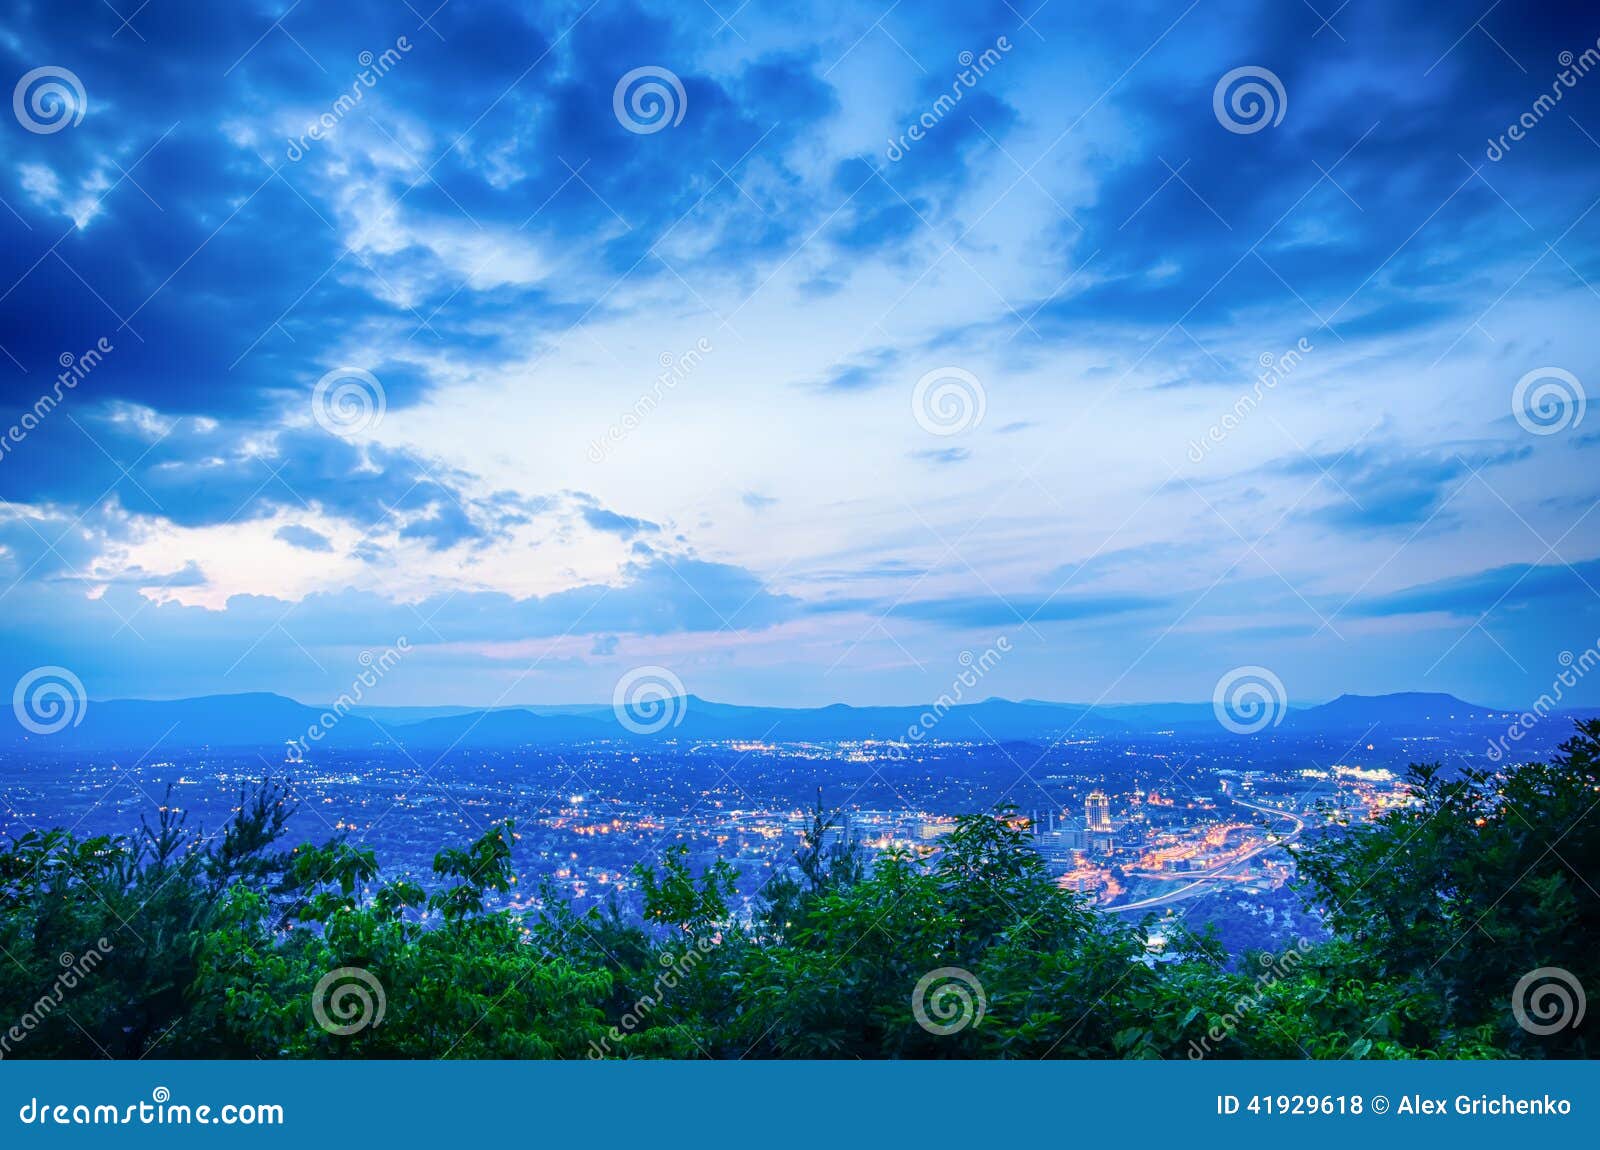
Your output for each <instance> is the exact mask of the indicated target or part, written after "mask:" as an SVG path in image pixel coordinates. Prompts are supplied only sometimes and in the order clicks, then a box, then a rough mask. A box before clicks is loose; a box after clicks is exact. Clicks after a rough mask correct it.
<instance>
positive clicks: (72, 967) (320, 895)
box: [0, 722, 1600, 1058]
mask: <svg viewBox="0 0 1600 1150" xmlns="http://www.w3.org/2000/svg"><path fill="white" fill-rule="evenodd" d="M1597 754H1600V722H1591V723H1585V724H1582V725H1580V727H1579V730H1578V734H1577V737H1575V738H1574V739H1573V740H1572V741H1571V742H1569V743H1568V744H1566V745H1565V746H1564V747H1563V749H1562V752H1561V754H1560V755H1558V756H1557V757H1555V759H1554V760H1553V761H1552V762H1550V763H1548V764H1537V763H1536V764H1530V765H1527V766H1522V767H1518V768H1515V769H1512V770H1509V771H1506V772H1503V773H1498V774H1490V773H1487V772H1478V771H1471V770H1468V771H1462V772H1459V773H1457V774H1455V775H1447V774H1446V773H1445V772H1444V771H1443V770H1442V769H1441V768H1439V767H1438V766H1436V765H1435V766H1419V767H1415V768H1413V770H1412V774H1411V777H1410V782H1411V786H1412V788H1413V794H1414V799H1415V801H1414V803H1413V805H1411V806H1407V807H1401V808H1398V809H1395V810H1392V811H1390V812H1389V813H1387V814H1386V815H1384V816H1383V817H1382V818H1381V819H1379V820H1378V821H1376V822H1374V823H1371V824H1368V825H1365V826H1361V827H1358V828H1354V829H1352V830H1350V831H1348V832H1347V833H1341V834H1335V835H1331V836H1329V837H1327V838H1325V839H1323V840H1321V841H1320V842H1318V843H1317V844H1315V845H1313V846H1311V847H1309V848H1307V849H1306V850H1304V851H1302V852H1301V857H1300V861H1299V873H1300V882H1301V885H1302V887H1303V890H1304V893H1305V895H1306V898H1307V900H1308V903H1309V904H1310V905H1311V906H1313V907H1315V908H1320V910H1321V912H1322V913H1324V914H1325V915H1326V917H1327V921H1328V923H1329V925H1330V926H1331V927H1332V928H1333V930H1334V932H1335V936H1336V937H1335V938H1334V940H1333V941H1332V942H1328V943H1325V944H1322V945H1319V946H1314V947H1313V946H1311V945H1310V944H1304V945H1301V946H1299V947H1295V948H1292V949H1291V950H1290V951H1288V952H1285V953H1283V954H1269V953H1262V954H1255V955H1248V956H1245V957H1244V960H1243V961H1242V962H1241V964H1240V966H1239V968H1238V969H1229V968H1228V967H1227V966H1226V965H1225V963H1224V958H1225V956H1224V955H1222V954H1221V953H1220V947H1219V946H1218V945H1217V943H1216V942H1215V940H1213V939H1211V938H1209V937H1207V936H1195V935H1192V934H1187V933H1183V932H1182V931H1181V930H1178V931H1174V930H1173V929H1172V928H1171V927H1166V928H1164V931H1165V937H1164V940H1162V941H1164V945H1161V943H1160V942H1158V940H1156V939H1154V938H1153V937H1152V935H1151V934H1150V933H1148V932H1147V928H1146V927H1142V926H1140V925H1139V924H1135V923H1129V922H1127V921H1126V920H1124V919H1121V918H1119V917H1117V916H1108V915H1102V914H1100V913H1098V912H1096V911H1095V910H1094V909H1093V908H1092V907H1091V906H1090V905H1089V904H1088V903H1087V902H1086V901H1085V900H1084V899H1083V898H1082V897H1080V896H1079V895H1076V894H1073V893H1070V892H1068V891H1065V890H1063V889H1061V888H1060V887H1058V886H1057V885H1056V884H1055V883H1054V882H1053V881H1052V879H1051V877H1050V875H1049V873H1048V872H1047V870H1046V868H1045V866H1044V864H1043V862H1042V861H1041V860H1040V858H1039V856H1038V854H1037V853H1036V852H1035V851H1034V850H1033V849H1032V847H1031V845H1030V843H1029V838H1028V833H1027V828H1026V826H1025V824H1024V823H1022V821H1021V820H1019V819H1018V818H1017V817H1016V815H1015V813H1014V812H1013V811H1010V810H1002V811H999V812H996V813H994V814H976V815H969V816H966V817H964V818H961V819H959V820H957V824H956V827H955V829H954V831H953V832H952V833H951V834H950V835H949V836H948V837H947V838H946V839H944V840H943V842H942V843H941V844H940V849H939V850H938V851H937V852H918V853H899V852H891V853H888V854H886V855H883V856H880V857H879V858H878V859H876V860H875V862H874V863H873V865H872V866H871V867H867V866H866V865H864V862H863V860H862V858H861V856H860V853H859V851H858V850H857V849H856V848H855V847H854V846H853V844H851V843H849V842H846V841H843V839H842V838H841V836H839V835H837V834H835V833H833V832H834V831H835V825H834V823H833V821H832V820H831V819H830V818H829V817H828V816H827V815H826V814H825V813H824V810H823V807H822V804H821V799H820V795H819V798H818V803H817V806H816V809H815V811H814V813H813V818H812V820H811V824H810V826H809V828H808V829H807V831H806V832H805V834H804V835H803V838H802V844H801V849H800V852H799V854H798V856H797V858H796V860H795V866H794V868H793V870H792V871H790V872H788V873H783V874H779V875H777V876H775V878H774V879H773V880H772V881H771V882H770V883H769V884H768V885H767V887H766V888H765V890H764V891H763V892H761V893H762V896H763V897H762V899H761V901H760V903H759V904H758V905H756V906H755V907H754V908H753V909H751V908H750V907H749V905H748V904H745V903H741V902H740V901H739V897H738V892H737V891H736V889H735V883H734V878H735V872H734V870H733V868H732V867H731V866H729V865H728V864H727V863H724V862H720V861H719V862H717V863H715V864H713V865H712V866H710V867H709V868H707V869H706V870H704V871H703V872H702V873H699V874H696V873H695V871H694V869H693V868H692V867H691V865H690V863H689V858H688V853H687V851H686V850H685V849H684V848H681V847H679V848H674V849H673V850H671V851H669V852H668V853H667V855H666V857H665V859H664V860H663V861H662V863H661V864H660V866H659V867H649V866H640V867H639V868H637V872H636V873H637V875H638V878H639V882H640V886H641V889H642V891H643V896H644V905H643V913H642V915H641V916H639V917H633V916H630V915H627V914H624V913H623V912H622V911H621V910H620V909H619V908H618V907H617V906H616V905H615V904H612V905H610V906H608V907H606V908H604V909H599V908H596V909H591V910H588V911H586V912H583V913H579V912H578V911H576V910H574V909H573V908H572V907H571V906H570V905H568V904H567V903H566V902H565V901H563V900H562V899H561V898H560V897H559V895H558V894H557V892H556V891H555V889H554V888H553V887H552V886H551V885H549V884H548V883H547V884H546V885H544V886H543V887H542V888H541V892H540V893H541V898H540V900H539V901H540V904H541V909H540V911H539V912H538V913H537V914H534V915H530V916H528V917H527V918H526V919H524V918H522V917H520V916H517V915H514V914H512V913H509V912H505V911H495V910H491V909H489V904H490V902H491V896H492V895H494V894H504V893H506V892H508V891H509V890H511V888H512V886H513V884H514V882H515V877H514V873H515V872H514V870H513V866H512V858H513V852H514V850H515V847H516V834H515V829H514V827H513V826H512V824H511V823H509V822H507V823H502V824H498V825H495V826H493V827H491V828H489V829H488V831H487V832H486V833H485V834H483V835H482V836H481V837H480V838H479V839H478V840H477V841H476V842H474V843H472V844H470V845H469V846H467V847H466V848H465V849H449V850H445V851H442V852H440V853H439V855H438V856H437V857H436V858H435V860H434V866H433V870H434V873H435V875H436V876H438V879H439V883H438V885H437V889H436V890H435V891H434V892H433V893H432V894H429V893H427V892H426V891H424V890H423V888H422V887H421V886H419V885H418V884H416V883H414V882H409V881H404V880H387V881H386V880H385V879H384V878H383V876H382V874H381V872H380V868H379V865H378V860H377V859H376V858H375V857H374V856H373V854H372V852H370V851H367V850H362V849H358V848H356V847H354V846H352V845H350V844H349V843H346V842H344V841H341V840H335V841H332V842H328V843H325V844H323V845H321V846H312V845H309V844H307V845H302V846H300V847H297V848H295V849H293V850H284V849H281V848H280V847H279V846H278V843H279V840H280V839H281V838H282V835H283V833H284V828H285V826H286V823H287V819H288V817H289V814H290V813H291V810H292V807H291V805H290V804H289V803H288V801H287V798H286V795H285V793H284V792H283V791H282V790H281V789H280V788H278V787H274V786H272V785H270V784H269V785H268V786H265V787H263V788H261V789H259V790H258V791H254V792H251V793H247V794H243V795H241V796H240V802H239V807H238V810H237V811H236V813H235V815H234V817H233V819H232V820H231V821H230V822H229V823H228V825H227V826H226V827H224V828H223V829H222V832H221V833H220V834H218V835H216V836H213V837H210V838H208V837H206V836H204V835H203V834H201V833H200V832H199V831H197V830H193V829H191V828H189V827H187V826H186V823H185V818H184V814H183V812H182V811H179V810H177V809H175V808H174V807H173V806H172V805H171V803H170V801H169V802H167V803H166V804H164V805H163V806H162V808H161V809H160V810H159V811H158V813H157V817H156V819H155V822H154V823H153V824H152V823H148V822H147V823H143V824H142V825H141V827H140V828H139V830H138V832H137V833H135V834H133V835H131V836H128V837H98V838H90V839H83V840H79V839H76V838H74V837H73V836H72V835H70V834H68V833H66V832H63V831H50V832H47V833H42V834H29V835H25V836H23V837H22V838H20V839H16V840H14V841H13V842H12V843H11V844H10V847H9V849H6V850H4V851H0V947H3V948H4V950H3V955H4V958H3V959H0V1027H4V1026H6V1025H9V1022H8V1020H7V1017H6V1016H8V1015H9V1016H10V1018H14V1019H18V1020H19V1022H21V1021H23V1020H25V1023H26V1024H25V1025H22V1026H21V1027H20V1029H19V1030H18V1031H16V1035H17V1036H16V1037H12V1036H10V1034H8V1033H7V1032H5V1031H3V1030H0V1054H3V1055H4V1056H6V1057H84V1056H97V1055H101V1054H110V1055H112V1056H113V1057H141V1056H144V1055H146V1054H152V1053H153V1054H156V1055H157V1056H163V1057H238V1058H242V1057H268V1058H284V1057H291V1058H298V1057H406V1058H411V1057H416V1058H486V1057H495V1058H555V1057H567V1058H574V1057H646V1058H700V1057H705V1058H738V1057H746V1056H748V1057H783V1058H835V1057H863V1058H951V1057H955V1058H1013V1057H1014V1058H1039V1057H1056V1058H1155V1057H1162V1058H1201V1057H1224V1058H1341V1057H1356V1058H1395V1057H1449V1058H1479V1057H1497V1056H1499V1057H1503V1056H1506V1055H1511V1056H1517V1057H1545V1056H1551V1057H1585V1056H1588V1055H1589V1054H1590V1053H1591V1052H1592V1046H1591V1043H1590V1041H1589V1040H1588V1039H1587V1038H1586V1037H1585V1034H1584V1031H1583V1030H1582V1028H1576V1029H1561V1030H1557V1031H1555V1032H1554V1033H1551V1034H1548V1035H1538V1034H1534V1033H1531V1032H1529V1031H1528V1030H1526V1029H1525V1028H1524V1027H1522V1026H1520V1025H1518V1022H1517V1019H1516V1018H1515V1017H1514V1015H1513V1012H1512V1007H1511V994H1512V989H1513V987H1514V986H1515V985H1516V983H1517V982H1518V980H1519V979H1520V978H1521V977H1522V976H1523V975H1524V974H1526V973H1527V972H1529V971H1531V970H1534V969H1536V968H1541V967H1559V968H1562V969H1563V970H1565V971H1568V972H1570V973H1571V975H1572V976H1574V977H1575V978H1576V979H1577V980H1578V982H1579V983H1581V984H1582V985H1583V986H1585V987H1590V988H1592V987H1597V986H1600V960H1597V959H1596V957H1595V954H1594V948H1593V946H1592V945H1590V944H1591V943H1592V941H1593V940H1594V939H1595V938H1596V937H1600V921H1597V915H1600V898H1597V896H1596V893H1595V891H1594V889H1593V888H1592V887H1591V886H1590V885H1589V882H1590V881H1591V880H1587V879H1585V877H1584V876H1586V875H1591V876H1592V875H1594V874H1597V873H1600V865H1597V864H1600V836H1597V827H1596V822H1597V819H1596V814H1595V812H1596V808H1597V805H1600V765H1597ZM101 939H104V940H105V943H104V944H103V945H102V944H101V943H100V941H99V940H101ZM62 956H69V957H62ZM86 966H87V968H86Z"/></svg>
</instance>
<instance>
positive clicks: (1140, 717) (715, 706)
mask: <svg viewBox="0 0 1600 1150" xmlns="http://www.w3.org/2000/svg"><path fill="white" fill-rule="evenodd" d="M662 708H663V709H662V710H660V711H651V712H644V711H638V712H633V713H631V714H630V715H629V720H630V721H629V722H628V723H627V724H624V723H623V722H621V721H619V718H618V716H617V714H616V713H615V712H614V711H613V709H612V708H611V707H609V706H605V705H603V704H573V705H570V706H548V705H545V706H536V707H498V708H492V709H488V710H481V709H471V708H463V707H358V708H354V709H352V710H351V711H350V712H349V713H347V714H345V715H343V716H340V715H337V714H336V713H335V712H333V710H332V708H319V707H314V706H308V705H306V704H304V703H299V702H296V701H295V700H293V699H287V698H284V697H283V696H282V695H274V694H268V693H249V694H239V695H207V696H204V697H201V698H194V699H173V700H161V701H156V700H144V699H114V700H107V701H98V702H91V703H89V704H88V706H87V707H86V708H85V710H84V713H83V717H82V720H81V721H80V722H79V723H78V725H76V726H68V727H65V728H64V729H62V730H61V731H58V732H56V733H54V734H50V735H35V734H30V733H29V732H28V731H27V730H26V729H24V728H23V727H22V726H21V725H20V724H18V723H16V722H15V721H12V722H9V723H5V724H0V746H5V747H14V748H21V747H27V748H32V749H37V750H40V751H46V752H66V751H80V750H100V751H114V752H117V753H122V754H129V755H133V756H150V755H159V754H160V753H161V750H162V749H163V748H166V749H172V750H175V749H180V748H182V749H190V750H192V749H195V748H227V749H245V748H252V749H256V750H259V751H261V753H263V754H264V755H268V756H269V757H272V758H273V759H274V760H275V759H276V757H277V756H278V755H279V754H280V753H281V752H282V750H283V748H284V746H285V744H287V743H289V742H291V741H293V740H299V741H301V742H303V744H304V745H305V747H306V748H308V749H323V750H339V751H352V750H358V749H363V748H367V749H370V748H381V747H389V746H394V745H396V744H398V745H400V746H401V747H404V748H405V749H406V750H407V751H409V752H411V753H416V752H419V751H429V752H434V753H438V752H443V751H446V750H450V749H460V750H466V751H471V750H506V749H514V748H517V747H525V746H539V745H552V746H556V745H571V744H577V743H593V742H600V741H622V742H629V741H652V740H656V741H658V740H667V739H672V740H677V741H678V742H696V741H712V740H745V741H757V740H764V741H768V742H837V741H854V740H867V739H876V740H885V741H897V742H909V743H918V742H923V741H940V742H974V743H984V744H988V743H991V742H995V743H1009V742H1053V741H1055V740H1057V739H1062V738H1067V737H1072V736H1079V735H1082V736H1089V735H1101V736H1118V735H1120V736H1135V735H1141V734H1156V733H1159V732H1161V731H1166V730H1174V731H1181V732H1183V733H1186V734H1200V735H1204V734H1215V735H1216V736H1217V737H1219V738H1229V737H1249V736H1234V735H1233V734H1232V733H1231V732H1230V731H1228V730H1227V729H1225V728H1224V727H1223V726H1222V725H1221V724H1220V723H1219V722H1218V720H1217V716H1216V714H1215V713H1214V711H1213V708H1212V705H1211V704H1210V703H1138V704H1110V705H1104V706H1099V707H1088V706H1084V705H1081V704H1073V703H1048V702H1039V701H1036V700H1028V701H1024V702H1013V701H1010V700H1007V699H987V700H984V701H982V702H976V703H967V704H963V705H960V706H950V707H941V706H939V705H936V704H928V705H926V706H920V707H917V706H912V707H852V706H847V705H845V704H843V703H835V704H833V705H831V706H826V707H744V706H735V705H732V704H728V703H714V702H710V701H708V700H705V699H701V698H698V697H696V696H693V695H690V696H686V697H684V698H680V699H672V700H667V701H665V702H664V703H663V704H662ZM1507 717H1508V715H1507V713H1506V712H1504V711H1497V710H1494V709H1492V708H1488V707H1481V706H1476V705H1474V704H1471V703H1466V702H1463V701H1462V700H1460V699H1457V698H1455V697H1454V696H1452V695H1445V694H1433V693H1425V692H1404V693H1400V694H1393V695H1341V696H1339V698H1337V699H1334V700H1333V701H1332V702H1330V703H1323V704H1321V705H1320V706H1314V707H1306V708H1303V709H1298V710H1290V711H1289V712H1288V713H1287V714H1286V715H1285V716H1284V718H1283V719H1282V720H1281V722H1279V723H1277V724H1274V725H1270V726H1267V727H1265V728H1263V729H1262V731H1261V732H1259V733H1258V734H1257V735H1256V736H1254V737H1274V736H1278V735H1297V736H1298V735H1315V734H1319V733H1324V732H1326V733H1330V734H1351V735H1352V736H1360V735H1362V734H1363V732H1369V731H1370V732H1372V733H1374V734H1393V733H1415V732H1420V731H1429V730H1432V731H1441V732H1442V731H1447V730H1461V729H1463V728H1469V727H1476V726H1482V725H1491V724H1497V723H1504V722H1505V721H1506V718H1507ZM313 732H316V733H318V734H319V735H320V737H315V736H314V735H313ZM919 732H920V734H919Z"/></svg>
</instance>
